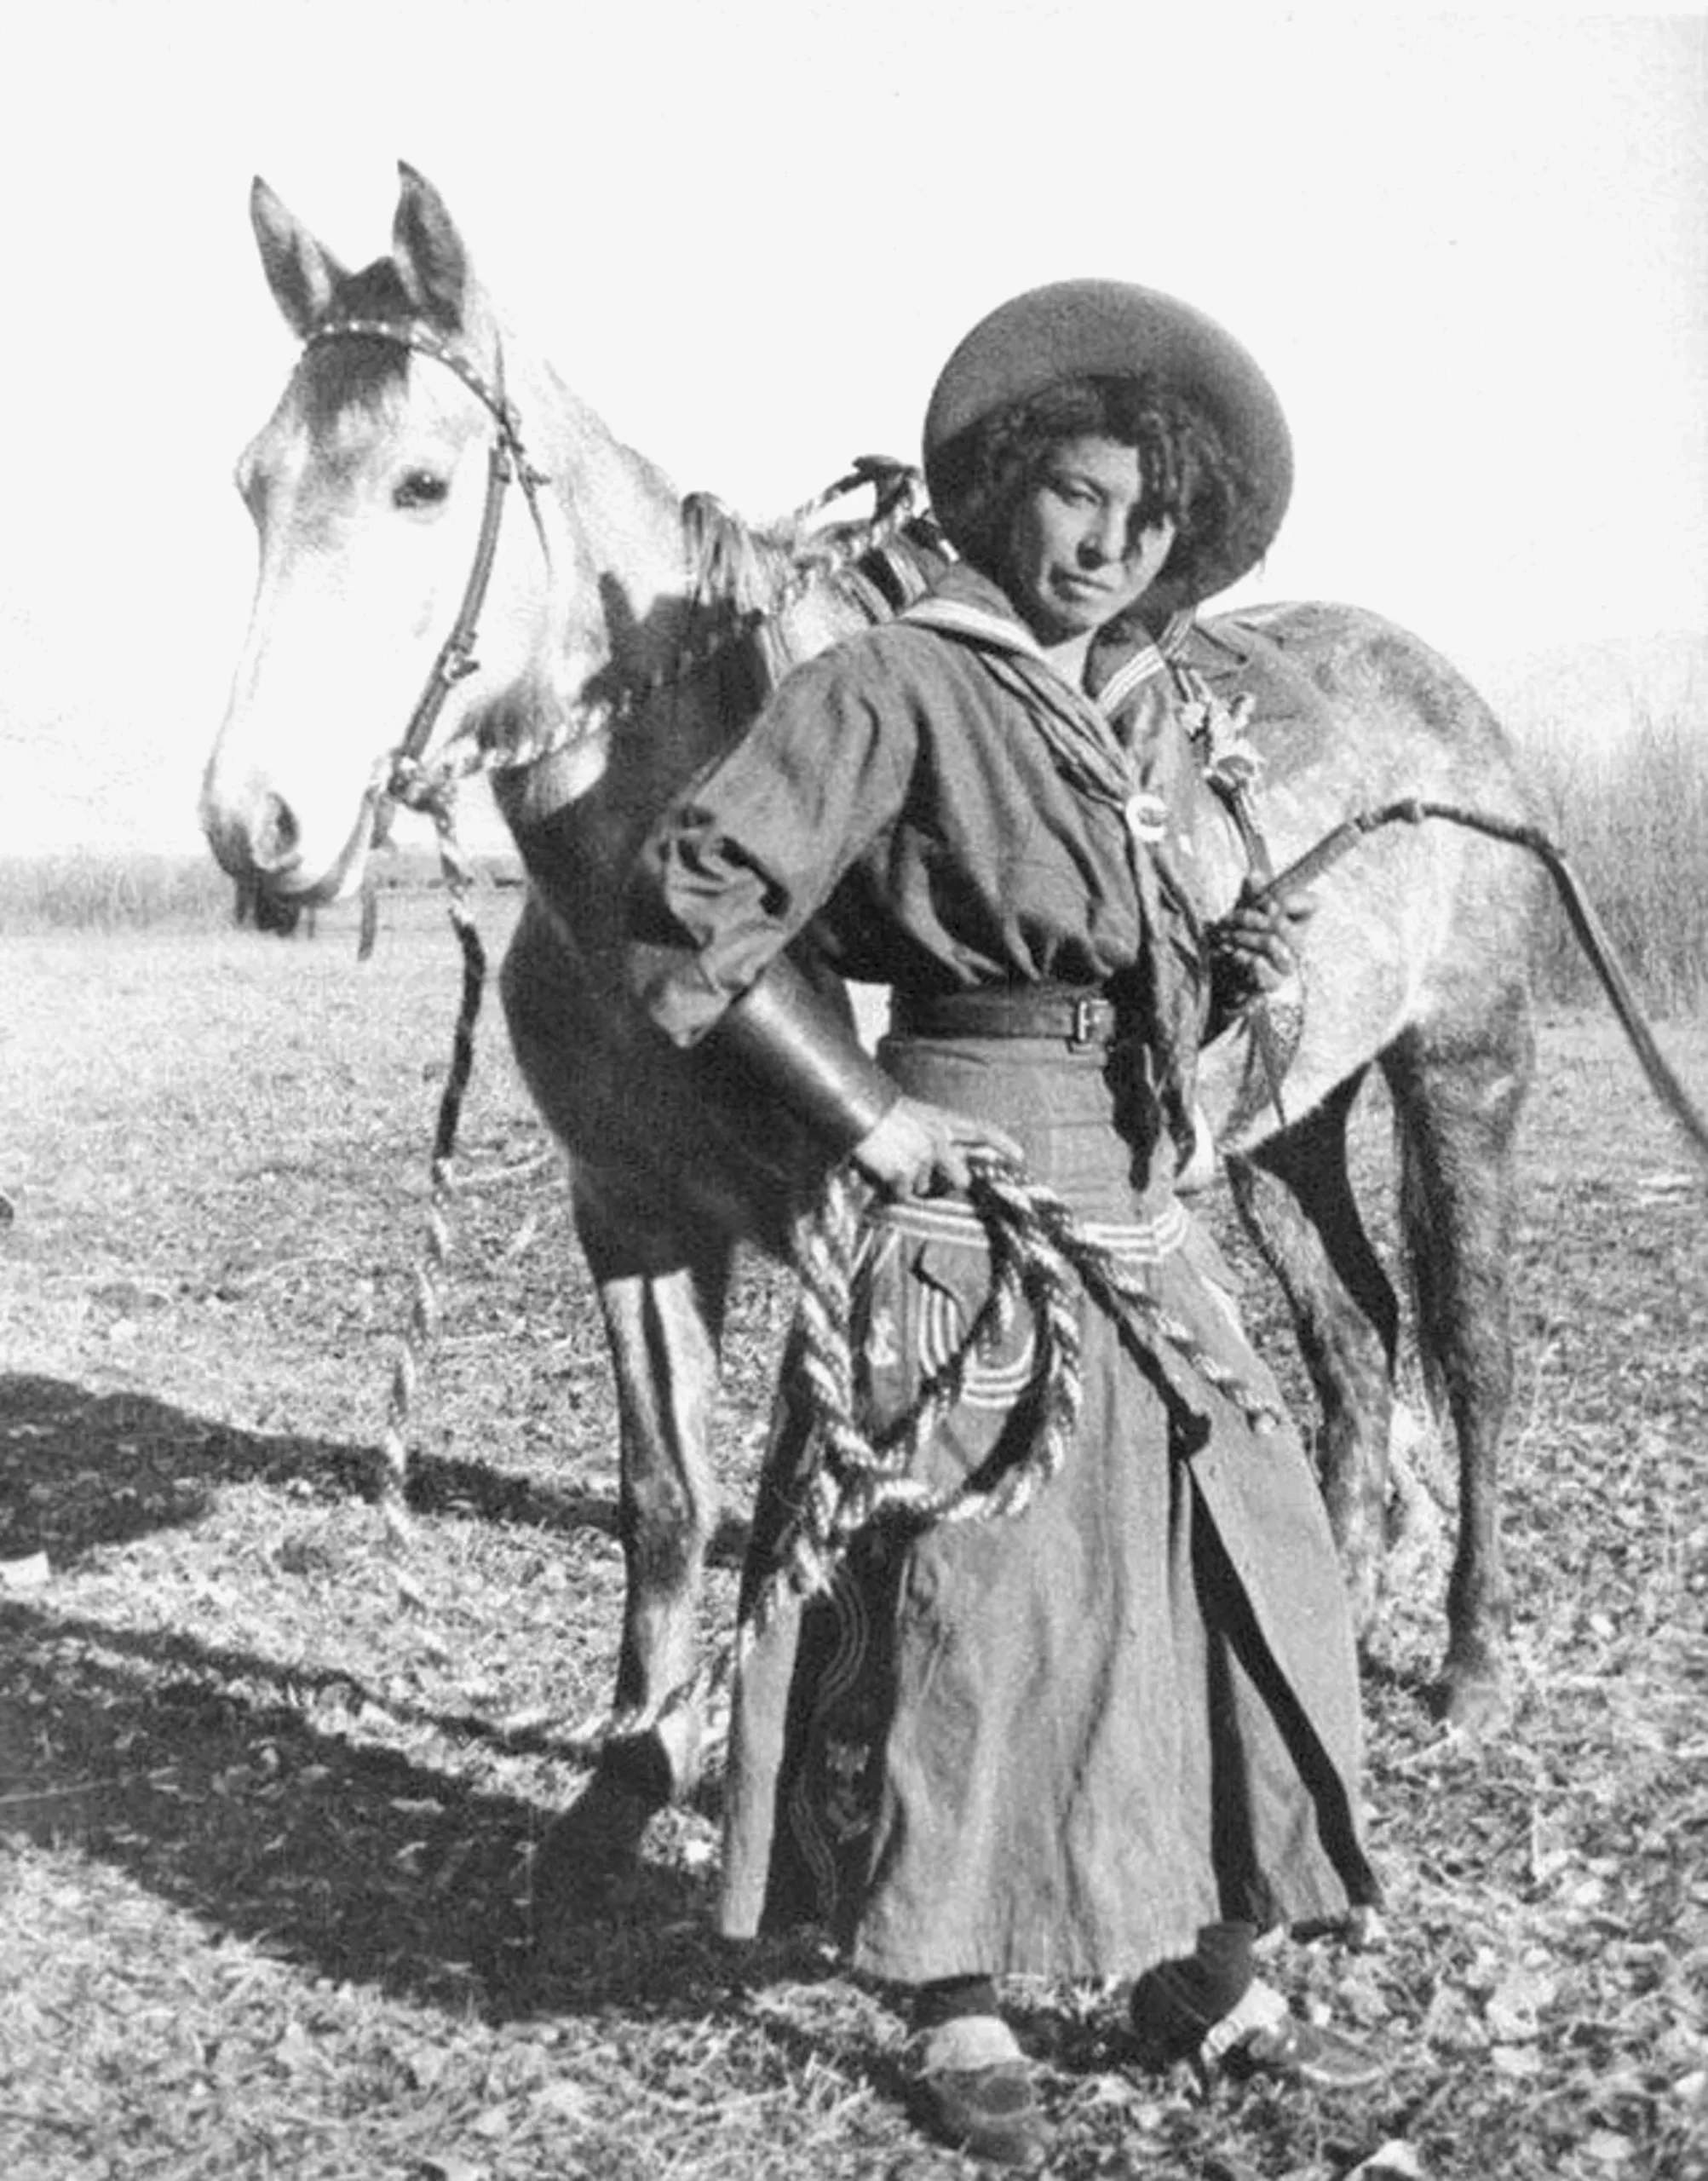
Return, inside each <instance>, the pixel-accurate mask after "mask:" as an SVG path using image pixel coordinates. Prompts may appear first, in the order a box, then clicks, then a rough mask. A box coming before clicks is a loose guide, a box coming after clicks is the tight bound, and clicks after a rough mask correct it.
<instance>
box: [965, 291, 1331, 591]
mask: <svg viewBox="0 0 1708 2181" xmlns="http://www.w3.org/2000/svg"><path fill="white" fill-rule="evenodd" d="M1141 376H1147V377H1153V378H1155V379H1156V380H1157V381H1158V382H1159V384H1161V385H1162V386H1164V387H1165V388H1168V389H1169V390H1170V392H1172V393H1173V394H1176V395H1177V396H1178V397H1179V398H1180V399H1182V400H1185V401H1187V402H1188V403H1190V404H1192V405H1193V406H1195V407H1197V408H1199V409H1200V410H1201V411H1203V412H1204V414H1205V417H1207V418H1208V419H1209V421H1210V422H1211V424H1213V426H1214V427H1215V429H1216V433H1217V434H1218V435H1219V436H1220V438H1221V440H1222V445H1223V446H1225V447H1226V448H1227V449H1228V452H1229V453H1230V454H1232V455H1233V456H1234V457H1236V458H1237V460H1238V461H1239V463H1240V464H1241V465H1242V467H1243V468H1244V469H1245V472H1246V473H1247V475H1249V476H1250V478H1251V481H1252V498H1251V505H1250V507H1249V508H1248V509H1247V511H1246V513H1247V520H1246V521H1243V522H1242V523H1240V524H1239V540H1240V544H1239V546H1238V547H1234V546H1230V547H1229V548H1228V551H1227V552H1226V553H1225V554H1223V555H1221V556H1218V555H1215V554H1213V553H1211V554H1208V555H1203V556H1201V557H1199V559H1198V560H1197V561H1196V562H1195V564H1194V565H1193V571H1192V581H1191V584H1190V589H1189V593H1188V596H1185V597H1183V598H1181V599H1180V600H1178V601H1176V602H1177V603H1180V604H1191V603H1193V602H1195V601H1197V600H1198V599H1200V598H1208V597H1210V596H1211V595H1212V594H1213V593H1215V592H1216V591H1218V590H1226V589H1227V587H1228V584H1231V583H1234V582H1236V581H1237V580H1238V578H1239V577H1241V576H1243V575H1244V574H1245V573H1246V571H1247V570H1248V569H1250V568H1251V567H1255V566H1256V565H1257V562H1258V561H1260V560H1261V559H1262V556H1263V555H1264V553H1265V552H1267V551H1268V547H1269V544H1270V542H1271V540H1272V539H1273V538H1274V535H1275V532H1277V530H1279V529H1280V525H1281V517H1282V515H1284V514H1285V512H1286V506H1287V498H1288V495H1289V493H1290V492H1291V490H1292V482H1293V454H1292V440H1291V434H1289V432H1288V430H1287V421H1286V418H1285V417H1284V416H1283V415H1282V414H1281V406H1280V402H1279V401H1278V400H1276V398H1275V393H1274V388H1273V387H1272V386H1271V385H1270V384H1269V382H1268V379H1266V378H1265V377H1264V376H1263V374H1262V371H1259V370H1258V368H1257V365H1256V364H1255V363H1254V362H1253V361H1252V360H1251V357H1250V356H1249V355H1247V354H1246V353H1245V349H1244V348H1241V347H1240V346H1239V342H1237V341H1235V340H1234V338H1233V337H1232V336H1231V335H1230V334H1228V333H1225V332H1223V331H1222V328H1221V327H1220V326H1219V325H1216V321H1215V320H1214V319H1210V318H1206V317H1205V314H1204V313H1203V312H1202V311H1199V310H1194V309H1193V308H1192V306H1191V305H1190V304H1189V303H1183V302H1178V301H1176V298H1175V297H1174V296H1165V295H1161V294H1159V293H1158V291H1156V290H1155V289H1153V288H1140V287H1135V286H1133V285H1131V284H1130V283H1129V282H1127V281H1124V280H1058V281H1055V282H1054V283H1053V284H1052V285H1050V286H1049V287H1044V288H1033V289H1032V290H1030V291H1028V292H1027V294H1025V295H1023V296H1015V297H1014V299H1013V300H1012V301H1011V302H1005V303H1002V304H999V305H998V308H996V309H995V310H993V311H992V312H991V314H990V315H989V316H988V317H987V318H983V319H980V321H979V323H978V324H977V325H975V327H974V328H973V330H972V331H971V332H970V333H969V334H968V335H967V337H966V338H965V339H964V340H963V342H961V343H960V345H959V346H958V348H956V350H955V353H954V354H953V355H952V356H951V357H950V359H949V360H948V362H947V363H946V364H945V365H944V366H943V369H942V371H941V373H940V376H939V377H938V380H937V384H936V387H935V389H934V391H933V393H932V395H931V404H930V406H929V409H928V410H927V411H926V412H925V480H926V483H927V484H928V486H929V487H930V490H931V497H932V500H933V503H934V504H935V508H936V511H937V515H938V519H939V521H940V522H941V523H942V525H943V527H944V529H945V530H946V532H948V534H949V536H950V538H952V539H955V527H956V524H955V515H956V510H955V507H954V504H953V500H954V492H953V486H952V478H953V476H954V475H955V472H956V463H955V461H954V455H953V450H954V449H955V448H956V446H957V443H958V442H960V441H962V440H963V435H964V434H966V433H968V432H969V431H970V430H971V429H972V428H973V426H975V424H978V423H982V422H983V420H984V419H985V418H986V417H989V416H992V415H993V414H994V413H995V412H996V411H998V410H1000V409H1006V408H1007V407H1009V405H1010V404H1011V403H1013V402H1016V401H1021V400H1025V399H1026V398H1027V396H1028V395H1030V394H1038V393H1041V392H1042V391H1043V390H1044V388H1045V387H1047V386H1051V385H1053V384H1055V383H1056V381H1058V380H1060V379H1067V378H1136V377H1141ZM955 542H956V543H959V542H960V541H959V540H958V539H955Z"/></svg>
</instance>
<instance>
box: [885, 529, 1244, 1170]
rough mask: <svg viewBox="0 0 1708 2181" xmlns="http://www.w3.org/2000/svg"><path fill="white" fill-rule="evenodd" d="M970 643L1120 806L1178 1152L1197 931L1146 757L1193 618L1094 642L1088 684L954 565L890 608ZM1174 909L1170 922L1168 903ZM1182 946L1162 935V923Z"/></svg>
mask: <svg viewBox="0 0 1708 2181" xmlns="http://www.w3.org/2000/svg"><path fill="white" fill-rule="evenodd" d="M900 618H901V619H903V620H904V621H911V622H913V623H914V624H917V625H918V626H920V627H923V628H928V629H932V630H935V631H936V632H937V633H938V634H939V635H940V636H946V637H948V638H949V639H951V640H952V642H959V643H964V644H968V645H970V646H972V647H974V648H975V649H976V650H977V651H978V652H979V653H981V657H982V658H983V659H984V661H985V664H986V666H987V668H988V669H989V670H990V672H991V673H992V676H994V677H995V679H996V680H997V681H998V682H1000V683H1001V684H1002V686H1003V687H1004V688H1005V689H1007V690H1008V691H1009V693H1010V694H1011V695H1013V696H1014V697H1015V698H1016V699H1018V701H1019V702H1020V704H1021V707H1022V709H1023V711H1025V713H1026V715H1027V717H1028V718H1029V719H1030V720H1031V721H1032V723H1033V724H1034V725H1035V726H1036V727H1037V728H1038V731H1039V733H1040V734H1043V736H1044V739H1045V740H1046V741H1047V742H1048V744H1049V745H1050V752H1051V754H1052V756H1053V757H1055V762H1056V764H1057V766H1058V767H1059V768H1060V769H1061V774H1062V775H1063V777H1064V778H1065V779H1066V780H1068V781H1069V782H1070V784H1071V785H1072V786H1073V787H1075V788H1076V789H1078V791H1079V792H1080V793H1081V794H1083V795H1084V796H1085V797H1087V798H1088V799H1089V800H1090V801H1092V802H1094V803H1101V804H1102V805H1104V806H1105V807H1106V808H1108V809H1113V810H1115V811H1117V812H1119V814H1120V816H1121V819H1122V821H1123V823H1124V827H1125V830H1126V835H1127V841H1128V859H1127V860H1128V865H1129V867H1130V871H1131V872H1132V876H1133V882H1134V885H1135V888H1136V891H1137V895H1138V905H1139V911H1140V924H1141V928H1142V941H1141V944H1142V952H1143V956H1144V962H1143V967H1144V969H1145V970H1146V972H1147V981H1148V983H1149V987H1150V994H1151V999H1152V1010H1151V1013H1152V1021H1151V1023H1150V1026H1149V1028H1148V1032H1147V1039H1146V1042H1147V1044H1148V1045H1149V1046H1150V1048H1151V1051H1152V1054H1153V1060H1154V1062H1155V1079H1156V1089H1157V1093H1158V1096H1159V1101H1160V1102H1161V1105H1162V1108H1163V1114H1164V1118H1165V1120H1166V1122H1167V1124H1168V1126H1169V1131H1170V1135H1171V1136H1172V1137H1174V1139H1175V1142H1176V1146H1177V1147H1178V1148H1179V1149H1180V1151H1181V1154H1182V1158H1184V1157H1186V1156H1188V1155H1189V1152H1190V1148H1191V1143H1192V1137H1193V1128H1192V1113H1191V1108H1192V1084H1193V1076H1194V1073H1195V1059H1196V1053H1197V1047H1198V1035H1199V1025H1200V1022H1201V1019H1202V985H1203V968H1202V962H1203V944H1202V932H1201V929H1200V927H1199V919H1198V916H1197V914H1196V912H1195V910H1194V908H1193V902H1192V897H1191V895H1190V894H1189V893H1188V889H1187V888H1186V887H1185V885H1184V884H1183V883H1182V881H1181V879H1180V877H1179V874H1178V873H1177V872H1176V871H1175V869H1174V868H1173V865H1172V860H1171V858H1170V853H1169V849H1168V817H1169V812H1168V806H1167V804H1166V803H1165V801H1164V799H1163V797H1161V796H1160V795H1159V793H1158V792H1157V791H1156V785H1155V778H1154V773H1153V767H1152V765H1151V764H1150V762H1148V759H1149V757H1150V754H1151V751H1152V746H1153V744H1154V743H1155V741H1156V739H1157V728H1158V727H1159V722H1160V717H1161V715H1162V714H1163V713H1164V712H1165V711H1166V710H1167V709H1168V708H1169V707H1170V705H1171V704H1172V702H1173V691H1172V682H1171V679H1170V655H1171V653H1173V652H1175V651H1176V650H1177V649H1178V648H1179V647H1180V646H1181V644H1182V643H1183V642H1184V641H1185V639H1186V636H1187V635H1188V632H1189V630H1190V629H1191V625H1192V617H1191V615H1190V614H1189V613H1182V614H1176V616H1175V617H1174V618H1173V619H1172V620H1171V621H1170V623H1169V624H1167V626H1166V627H1165V629H1164V630H1162V632H1161V635H1160V638H1159V640H1157V641H1153V639H1152V638H1151V636H1150V635H1149V633H1148V631H1147V630H1142V629H1136V630H1131V631H1130V630H1123V631H1121V633H1120V638H1119V640H1118V641H1116V642H1107V641H1105V640H1100V642H1098V643H1097V644H1096V645H1095V646H1094V647H1093V651H1092V655H1091V659H1090V678H1091V680H1092V682H1094V684H1095V687H1094V688H1091V689H1081V688H1076V686H1075V685H1074V684H1073V682H1070V681H1068V680H1067V676H1065V675H1063V674H1062V673H1061V671H1060V670H1059V669H1058V668H1056V667H1055V665H1052V663H1051V662H1050V659H1049V658H1048V657H1047V656H1046V655H1045V653H1044V649H1043V647H1042V646H1041V645H1040V644H1039V643H1038V640H1037V638H1036V637H1035V636H1033V635H1032V632H1031V630H1028V629H1027V627H1026V626H1025V625H1024V624H1023V623H1022V622H1021V621H1020V620H1019V619H1017V617H1016V616H1015V611H1014V608H1013V607H1012V606H1011V605H1010V604H1009V600H1008V598H1007V596H1006V595H1005V594H1004V592H1003V591H1002V590H1000V589H999V588H998V585H997V584H994V583H992V582H991V581H990V580H989V579H988V578H986V577H983V576H981V575H979V574H978V573H976V572H975V570H973V569H971V568H969V567H966V566H965V564H964V563H962V564H960V565H958V566H957V567H952V568H951V569H950V570H949V571H948V572H947V573H946V575H945V576H944V577H943V578H942V580H941V581H940V583H939V584H937V585H936V587H935V589H934V590H931V591H929V593H928V594H927V595H926V596H925V597H923V598H922V599H918V600H917V601H915V602H914V603H913V604H912V606H910V607H908V608H907V609H906V612H905V613H903V614H902V615H901V617H900ZM1170 909H1171V910H1172V911H1173V912H1174V918H1173V919H1172V920H1171V919H1170V916H1169V911H1170ZM1171 921H1172V923H1173V926H1174V929H1176V931H1177V930H1178V929H1179V927H1180V924H1181V923H1182V922H1183V924H1184V925H1185V941H1186V943H1185V945H1184V946H1183V947H1174V946H1170V943H1169V931H1170V922H1171Z"/></svg>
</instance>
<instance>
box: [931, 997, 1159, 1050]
mask: <svg viewBox="0 0 1708 2181" xmlns="http://www.w3.org/2000/svg"><path fill="white" fill-rule="evenodd" d="M890 1028H891V1030H892V1031H893V1032H894V1033H896V1034H897V1035H899V1036H900V1037H904V1038H1053V1039H1060V1040H1061V1042H1062V1043H1063V1044H1067V1045H1077V1046H1084V1047H1092V1046H1101V1045H1112V1044H1114V1042H1115V1040H1116V1039H1117V1038H1119V1037H1120V1036H1122V1035H1124V1025H1123V1021H1122V1017H1121V1013H1120V1010H1119V1009H1118V1008H1117V1007H1116V1004H1115V1003H1114V1001H1113V999H1111V998H1110V997H1109V995H1108V993H1107V992H1105V991H1104V990H1102V989H1101V987H1099V986H1096V985H1088V986H1084V987H1078V988H1076V987H1073V986H1072V985H1043V984H1032V985H981V986H980V987H976V988H975V989H974V990H971V991H968V992H944V993H908V992H898V993H895V994H894V997H893V998H892V999H891V1002H890Z"/></svg>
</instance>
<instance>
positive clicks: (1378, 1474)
mask: <svg viewBox="0 0 1708 2181" xmlns="http://www.w3.org/2000/svg"><path fill="white" fill-rule="evenodd" d="M1362 1081H1363V1073H1362V1071H1360V1073H1358V1074H1356V1075H1354V1076H1352V1077H1350V1078H1349V1079H1348V1080H1347V1081H1345V1082H1344V1083H1343V1084H1341V1085H1338V1087H1337V1089H1336V1090H1335V1091H1332V1092H1331V1094H1330V1096H1328V1097H1327V1098H1326V1100H1325V1101H1324V1102H1323V1103H1322V1104H1321V1105H1320V1106H1318V1107H1317V1108H1314V1111H1312V1112H1311V1113H1309V1114H1306V1115H1305V1116H1304V1117H1303V1119H1299V1120H1297V1121H1295V1122H1294V1123H1292V1125H1291V1126H1290V1127H1288V1128H1286V1129H1285V1130H1284V1131H1282V1132H1281V1133H1280V1134H1279V1135H1276V1136H1274V1137H1269V1138H1268V1140H1267V1141H1266V1142H1264V1143H1262V1145H1260V1146H1259V1147H1258V1148H1257V1150H1256V1151H1254V1152H1251V1154H1247V1155H1245V1156H1243V1157H1239V1158H1231V1159H1229V1160H1228V1181H1229V1183H1230V1185H1231V1187H1232V1188H1233V1192H1234V1203H1235V1205H1236V1206H1237V1207H1238V1209H1239V1215H1240V1217H1241V1218H1242V1220H1243V1221H1244V1223H1245V1228H1246V1229H1247V1231H1248V1233H1249V1234H1251V1238H1252V1240H1253V1241H1254V1242H1255V1243H1256V1245H1257V1250H1258V1252H1259V1254H1260V1255H1261V1256H1262V1258H1263V1260H1264V1262H1265V1263H1267V1264H1268V1267H1269V1269H1270V1270H1271V1271H1272V1272H1274V1275H1275V1277H1276V1278H1277V1280H1279V1281H1280V1286H1281V1290H1282V1292H1283V1293H1284V1294H1285V1297H1286V1299H1287V1304H1288V1308H1289V1309H1290V1310H1291V1313H1292V1318H1293V1324H1294V1327H1295V1330H1296V1332H1297V1336H1298V1341H1299V1347H1300V1350H1301V1353H1302V1354H1303V1357H1304V1361H1305V1367H1306V1368H1307V1370H1308V1372H1309V1374H1310V1378H1311V1383H1312V1385H1313V1386H1314V1389H1315V1391H1316V1395H1317V1400H1318V1402H1319V1404H1320V1407H1321V1411H1322V1424H1321V1431H1320V1437H1319V1440H1318V1442H1317V1470H1318V1475H1319V1476H1320V1480H1321V1483H1322V1488H1323V1496H1324V1499H1325V1500H1326V1503H1327V1506H1328V1514H1329V1522H1330V1524H1331V1528H1332V1529H1333V1531H1334V1536H1335V1543H1336V1545H1337V1547H1338V1548H1339V1551H1340V1557H1341V1564H1342V1567H1343V1570H1344V1572H1345V1575H1346V1580H1347V1588H1348V1592H1349V1597H1350V1601H1351V1606H1352V1614H1353V1621H1354V1626H1355V1627H1356V1629H1357V1631H1358V1632H1359V1634H1360V1636H1364V1635H1366V1634H1367V1633H1368V1632H1369V1631H1370V1628H1371V1626H1372V1624H1373V1623H1374V1620H1375V1618H1376V1613H1377V1603H1378V1600H1379V1597H1380V1591H1381V1579H1382V1557H1383V1545H1384V1542H1385V1535H1386V1500H1387V1489H1388V1443H1389V1433H1390V1430H1391V1428H1392V1423H1393V1413H1394V1359H1395V1349H1396V1346H1397V1343H1398V1338H1399V1325H1400V1307H1399V1300H1398V1298H1397V1297H1396V1296H1395V1292H1394V1287H1393V1283H1392V1282H1391V1281H1390V1280H1389V1278H1388V1275H1387V1274H1386V1273H1385V1272H1384V1271H1383V1268H1382V1264H1381V1261H1380V1260H1379V1259H1378V1257H1377V1255H1376V1252H1375V1251H1374V1249H1373V1248H1372V1246H1371V1242H1370V1238H1369V1235H1368V1234H1366V1231H1365V1226H1364V1221H1363V1219H1362V1217H1361V1216H1360V1212H1359V1209H1358V1206H1357V1203H1356V1201H1355V1200H1354V1197H1353V1194H1352V1186H1351V1182H1350V1179H1349V1175H1348V1172H1347V1146H1346V1129H1347V1117H1348V1115H1349V1113H1350V1111H1351V1108H1352V1104H1353V1101H1354V1098H1355V1097H1356V1096H1357V1094H1358V1090H1359V1086H1360V1084H1361V1083H1362Z"/></svg>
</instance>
